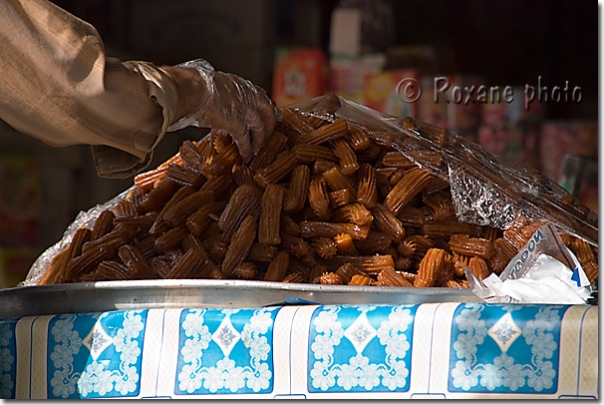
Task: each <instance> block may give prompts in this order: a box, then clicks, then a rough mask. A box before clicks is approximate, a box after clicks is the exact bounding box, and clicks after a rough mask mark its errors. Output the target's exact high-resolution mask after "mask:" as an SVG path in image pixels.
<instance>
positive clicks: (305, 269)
mask: <svg viewBox="0 0 604 405" xmlns="http://www.w3.org/2000/svg"><path fill="white" fill-rule="evenodd" d="M315 264H316V263H315ZM313 266H314V265H313ZM313 266H307V265H305V264H304V263H302V262H301V261H300V260H298V259H296V258H295V257H291V256H290V257H289V269H288V272H289V274H292V273H297V274H299V275H300V276H301V277H302V280H303V282H305V283H307V282H309V281H310V280H309V277H310V271H311V269H312V267H313ZM289 274H288V275H289ZM286 277H287V276H286Z"/></svg>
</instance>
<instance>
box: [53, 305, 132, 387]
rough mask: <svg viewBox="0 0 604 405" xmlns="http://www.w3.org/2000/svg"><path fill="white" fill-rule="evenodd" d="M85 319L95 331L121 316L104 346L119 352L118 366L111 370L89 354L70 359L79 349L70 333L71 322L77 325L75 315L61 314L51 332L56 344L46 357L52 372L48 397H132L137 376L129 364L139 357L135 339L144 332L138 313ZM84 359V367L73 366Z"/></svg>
mask: <svg viewBox="0 0 604 405" xmlns="http://www.w3.org/2000/svg"><path fill="white" fill-rule="evenodd" d="M87 316H90V317H92V318H93V319H94V320H95V321H96V322H95V324H94V326H93V328H95V329H98V328H103V325H102V323H103V321H104V320H105V319H106V318H111V317H116V316H117V317H119V316H123V319H120V320H121V325H120V327H118V328H114V327H112V330H114V331H115V334H114V335H113V338H112V342H111V345H109V346H108V347H113V350H114V351H115V353H119V365H118V366H117V367H112V365H111V364H110V363H111V361H108V360H106V359H99V358H97V357H96V356H95V357H92V356H91V355H90V354H86V355H85V356H79V360H76V359H74V356H76V355H78V353H79V352H80V351H81V350H82V346H83V341H82V338H81V337H80V334H79V332H78V331H77V330H73V328H74V323H77V322H76V315H61V316H60V317H59V319H58V320H57V321H56V322H55V324H54V326H53V327H52V329H51V334H52V336H53V339H54V341H55V342H56V343H58V344H56V345H54V347H53V350H52V352H51V354H50V359H51V360H52V362H53V365H54V368H55V369H56V370H55V371H54V373H53V374H52V378H51V380H50V386H51V388H52V395H53V396H54V397H56V398H69V397H74V394H75V397H76V398H80V397H81V398H87V397H103V396H109V397H111V396H118V394H117V393H119V395H121V396H128V394H130V395H132V393H134V392H135V391H136V390H137V389H138V382H139V374H140V371H139V370H138V369H137V368H136V367H134V366H133V364H135V363H137V362H138V361H139V360H140V356H141V348H139V340H141V339H139V338H140V337H142V336H141V332H142V331H143V329H144V323H143V320H142V317H141V311H124V312H106V313H102V314H88V315H87ZM86 332H88V331H86ZM86 332H85V333H86ZM92 336H94V332H93V334H92ZM93 343H94V342H93ZM84 347H86V346H84ZM105 350H106V349H105ZM84 351H86V350H85V349H84ZM86 353H87V352H86ZM90 359H92V361H90ZM86 360H87V361H88V364H87V365H86V366H85V367H84V366H83V365H82V366H76V365H75V363H76V362H78V363H81V362H84V361H86ZM75 370H81V371H79V372H78V371H75ZM76 391H77V392H76Z"/></svg>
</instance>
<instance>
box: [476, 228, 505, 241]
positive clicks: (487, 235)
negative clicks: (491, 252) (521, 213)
mask: <svg viewBox="0 0 604 405" xmlns="http://www.w3.org/2000/svg"><path fill="white" fill-rule="evenodd" d="M500 235H503V233H502V232H501V230H499V229H497V228H495V227H492V226H483V227H482V235H481V236H482V237H483V238H484V239H486V240H488V241H489V242H491V243H493V242H494V241H495V239H497V238H498V237H499V236H500Z"/></svg>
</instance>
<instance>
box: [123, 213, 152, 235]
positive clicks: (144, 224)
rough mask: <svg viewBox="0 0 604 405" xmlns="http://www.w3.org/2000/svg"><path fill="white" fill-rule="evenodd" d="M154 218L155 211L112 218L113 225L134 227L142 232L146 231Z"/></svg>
mask: <svg viewBox="0 0 604 405" xmlns="http://www.w3.org/2000/svg"><path fill="white" fill-rule="evenodd" d="M156 220H157V214H156V213H147V214H145V215H136V216H133V217H117V218H115V219H114V220H113V225H114V226H116V227H118V226H119V227H121V226H124V227H126V228H136V229H139V230H140V231H141V232H143V233H148V232H149V230H150V229H151V227H152V226H153V224H154V223H155V221H156Z"/></svg>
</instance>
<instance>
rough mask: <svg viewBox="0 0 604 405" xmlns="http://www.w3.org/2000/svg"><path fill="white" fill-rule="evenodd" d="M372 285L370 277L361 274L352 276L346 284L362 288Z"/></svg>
mask: <svg viewBox="0 0 604 405" xmlns="http://www.w3.org/2000/svg"><path fill="white" fill-rule="evenodd" d="M372 283H373V279H372V278H371V277H369V276H366V275H363V274H355V275H354V276H352V278H351V279H350V281H349V282H348V285H356V286H360V287H364V286H368V285H372Z"/></svg>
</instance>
